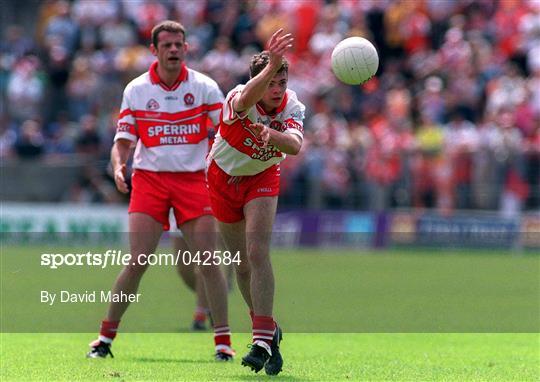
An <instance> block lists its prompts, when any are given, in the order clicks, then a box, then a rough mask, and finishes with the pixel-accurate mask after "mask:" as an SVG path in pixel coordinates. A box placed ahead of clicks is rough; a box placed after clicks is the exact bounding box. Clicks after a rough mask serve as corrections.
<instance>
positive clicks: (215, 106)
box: [206, 102, 223, 111]
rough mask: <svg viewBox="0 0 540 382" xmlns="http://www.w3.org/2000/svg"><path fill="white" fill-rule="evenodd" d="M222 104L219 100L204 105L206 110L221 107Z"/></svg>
mask: <svg viewBox="0 0 540 382" xmlns="http://www.w3.org/2000/svg"><path fill="white" fill-rule="evenodd" d="M222 106H223V104H222V103H221V102H218V103H213V104H211V105H206V110H208V111H214V110H219V109H221V107H222Z"/></svg>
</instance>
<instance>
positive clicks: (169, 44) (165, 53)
mask: <svg viewBox="0 0 540 382" xmlns="http://www.w3.org/2000/svg"><path fill="white" fill-rule="evenodd" d="M150 50H151V51H152V54H153V55H154V56H156V57H157V59H158V62H159V65H160V66H161V67H162V68H163V69H165V70H167V71H177V70H180V67H181V65H182V62H183V61H184V57H185V54H186V50H187V44H186V42H185V41H184V35H183V34H182V33H172V32H167V31H162V32H160V33H159V35H158V46H157V47H156V46H154V45H153V44H152V45H151V46H150Z"/></svg>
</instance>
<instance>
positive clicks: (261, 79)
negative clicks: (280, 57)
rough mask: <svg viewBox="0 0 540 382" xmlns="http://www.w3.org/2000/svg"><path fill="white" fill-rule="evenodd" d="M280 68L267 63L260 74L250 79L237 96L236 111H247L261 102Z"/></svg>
mask: <svg viewBox="0 0 540 382" xmlns="http://www.w3.org/2000/svg"><path fill="white" fill-rule="evenodd" d="M278 70H279V68H278V67H273V66H271V65H267V66H266V67H265V68H264V69H263V70H262V71H261V72H260V73H259V74H257V75H256V76H255V77H253V78H252V79H250V80H249V81H248V83H247V84H246V86H245V87H244V89H243V90H242V93H241V94H240V96H239V97H237V98H236V102H235V104H234V105H233V107H234V111H236V112H242V111H245V110H247V109H249V108H250V107H252V106H253V105H255V104H256V103H257V102H259V101H260V100H261V98H262V97H263V95H264V92H265V91H266V89H267V88H268V84H270V81H271V80H272V78H273V77H274V76H275V75H276V73H277V71H278Z"/></svg>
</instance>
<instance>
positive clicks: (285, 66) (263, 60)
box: [249, 50, 289, 78]
mask: <svg viewBox="0 0 540 382" xmlns="http://www.w3.org/2000/svg"><path fill="white" fill-rule="evenodd" d="M268 62H270V54H269V53H268V52H267V51H266V50H265V51H262V52H261V53H257V54H256V55H254V56H253V57H252V58H251V62H250V63H249V75H250V77H251V78H253V77H255V76H256V75H257V74H259V73H260V72H262V70H263V69H264V68H265V67H266V65H268ZM277 72H278V73H282V72H286V73H289V62H288V61H287V60H286V59H285V57H283V58H282V59H281V67H280V68H279V70H278V71H277Z"/></svg>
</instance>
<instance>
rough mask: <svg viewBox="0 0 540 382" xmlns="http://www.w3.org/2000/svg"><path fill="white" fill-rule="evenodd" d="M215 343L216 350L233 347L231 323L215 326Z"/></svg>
mask: <svg viewBox="0 0 540 382" xmlns="http://www.w3.org/2000/svg"><path fill="white" fill-rule="evenodd" d="M214 343H215V344H216V350H218V351H219V350H222V349H226V348H225V346H226V347H227V348H229V349H230V348H231V328H229V325H221V326H214Z"/></svg>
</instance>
